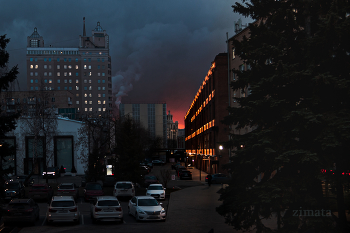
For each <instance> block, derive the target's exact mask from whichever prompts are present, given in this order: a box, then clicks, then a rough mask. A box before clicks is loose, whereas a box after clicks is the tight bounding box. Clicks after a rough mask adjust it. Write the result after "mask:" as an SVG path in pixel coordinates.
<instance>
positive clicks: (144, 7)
mask: <svg viewBox="0 0 350 233" xmlns="http://www.w3.org/2000/svg"><path fill="white" fill-rule="evenodd" d="M234 2H235V1H233V0H230V1H229V0H147V1H146V0H99V1H96V0H95V1H90V0H73V1H68V0H56V1H48V0H27V1H23V0H11V1H8V0H0V6H1V8H0V34H1V35H2V34H7V37H8V38H11V42H10V44H9V45H8V47H7V50H8V52H9V53H10V64H9V65H10V66H13V65H16V64H18V66H19V71H20V75H19V77H18V82H19V87H20V90H26V67H25V54H26V41H27V36H30V35H31V34H32V32H33V30H34V27H37V29H38V33H39V34H40V35H41V36H43V38H44V41H45V46H49V45H52V46H53V47H78V43H79V42H78V41H79V35H82V33H83V17H85V18H86V20H85V25H86V31H87V36H90V35H91V30H93V29H94V28H95V26H96V24H97V22H98V21H99V22H100V23H101V26H102V28H103V29H104V30H106V32H107V34H108V35H109V38H110V55H111V58H112V77H113V90H114V92H115V93H116V94H117V95H118V97H120V98H119V100H120V101H121V102H122V103H131V102H135V103H136V102H139V103H158V102H166V103H167V110H168V111H169V110H170V111H171V114H173V115H174V121H178V122H179V126H180V127H179V128H184V123H183V122H184V116H185V114H186V112H187V110H188V108H189V106H190V104H191V103H192V100H193V98H194V96H195V95H196V93H197V91H198V88H199V87H200V85H201V83H202V81H203V79H204V78H205V76H206V74H207V72H208V70H209V68H210V65H211V62H212V61H213V60H214V58H215V56H216V55H217V54H218V53H222V52H226V32H227V33H228V35H229V37H232V36H233V35H234V22H235V21H237V20H238V19H239V18H242V21H243V23H246V22H247V21H248V20H247V19H245V18H243V17H241V16H240V15H238V14H235V13H233V11H232V7H231V6H232V5H233V4H234Z"/></svg>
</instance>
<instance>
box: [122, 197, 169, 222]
mask: <svg viewBox="0 0 350 233" xmlns="http://www.w3.org/2000/svg"><path fill="white" fill-rule="evenodd" d="M161 204H162V203H159V202H158V201H157V200H156V199H155V198H154V197H150V196H135V197H133V198H131V200H130V201H129V204H128V213H129V215H133V216H134V217H135V219H136V220H137V221H139V220H162V221H165V220H166V212H165V209H164V208H163V207H162V206H161Z"/></svg>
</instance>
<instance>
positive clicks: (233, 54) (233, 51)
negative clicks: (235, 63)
mask: <svg viewBox="0 0 350 233" xmlns="http://www.w3.org/2000/svg"><path fill="white" fill-rule="evenodd" d="M235 57H236V55H235V48H233V49H232V59H235Z"/></svg>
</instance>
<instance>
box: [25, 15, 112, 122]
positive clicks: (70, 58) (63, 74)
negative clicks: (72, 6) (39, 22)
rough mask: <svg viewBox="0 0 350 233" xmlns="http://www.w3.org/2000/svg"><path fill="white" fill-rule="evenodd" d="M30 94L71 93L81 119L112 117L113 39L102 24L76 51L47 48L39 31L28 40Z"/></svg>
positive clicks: (85, 38)
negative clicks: (97, 116) (46, 92)
mask: <svg viewBox="0 0 350 233" xmlns="http://www.w3.org/2000/svg"><path fill="white" fill-rule="evenodd" d="M26 59H27V90H28V91H39V90H49V91H68V92H71V93H72V94H73V96H74V98H73V99H71V100H70V102H72V105H74V106H75V107H76V108H75V110H76V113H77V114H76V115H77V116H80V117H81V116H82V117H84V116H90V115H96V114H97V115H102V114H105V113H108V114H111V113H112V106H113V98H112V78H111V73H112V72H111V57H110V54H109V36H108V34H107V33H106V31H105V30H103V28H102V26H101V24H100V22H97V25H96V27H95V28H94V29H93V30H92V33H91V36H86V30H85V17H84V18H83V35H82V36H81V35H80V36H79V45H77V47H74V48H63V47H52V46H51V45H50V46H47V47H45V46H44V39H43V37H42V36H41V35H39V33H38V30H37V28H34V32H33V33H32V35H31V36H28V38H27V55H26Z"/></svg>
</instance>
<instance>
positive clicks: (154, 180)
mask: <svg viewBox="0 0 350 233" xmlns="http://www.w3.org/2000/svg"><path fill="white" fill-rule="evenodd" d="M143 183H144V185H145V186H146V187H148V185H150V184H159V181H158V179H157V177H156V176H152V175H146V176H144V180H143Z"/></svg>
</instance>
